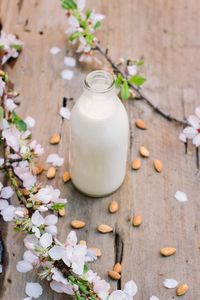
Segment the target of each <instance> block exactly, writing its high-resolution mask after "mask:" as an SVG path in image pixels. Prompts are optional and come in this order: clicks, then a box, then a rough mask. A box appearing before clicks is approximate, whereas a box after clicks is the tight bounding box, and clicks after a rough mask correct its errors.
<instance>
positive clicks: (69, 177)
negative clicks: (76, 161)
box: [63, 171, 71, 182]
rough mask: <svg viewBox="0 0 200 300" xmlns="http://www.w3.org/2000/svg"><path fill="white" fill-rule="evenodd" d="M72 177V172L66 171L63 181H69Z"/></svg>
mask: <svg viewBox="0 0 200 300" xmlns="http://www.w3.org/2000/svg"><path fill="white" fill-rule="evenodd" d="M70 179H71V176H70V173H69V172H67V171H65V172H64V173H63V181H64V182H68V181H69V180H70Z"/></svg>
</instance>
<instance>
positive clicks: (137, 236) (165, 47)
mask: <svg viewBox="0 0 200 300" xmlns="http://www.w3.org/2000/svg"><path fill="white" fill-rule="evenodd" d="M88 4H89V5H90V6H91V7H96V8H97V10H100V11H102V13H105V14H106V15H107V18H106V20H105V25H104V28H103V30H102V31H101V32H100V33H99V35H100V37H101V40H102V43H104V44H105V45H110V46H111V55H112V56H113V57H114V58H116V59H117V58H119V57H121V56H122V55H125V54H126V55H127V56H130V57H139V56H141V55H143V56H144V58H145V61H146V64H147V67H146V73H147V76H148V83H147V84H146V89H145V92H146V93H147V94H148V96H149V97H151V99H152V101H154V103H156V104H158V105H159V106H160V107H162V108H163V109H165V110H167V111H169V112H170V113H171V114H173V115H176V116H177V117H180V118H181V117H183V116H187V115H188V114H189V113H192V112H193V110H194V108H195V106H197V104H198V95H199V92H200V86H199V83H198V78H199V68H198V65H197V63H196V62H197V61H198V52H199V40H198V38H196V37H198V36H199V33H200V28H199V25H198V24H199V23H198V19H199V5H200V4H199V2H198V1H193V2H191V3H190V4H189V3H188V1H186V0H182V1H176V2H174V1H173V0H170V1H167V2H165V3H164V2H163V3H162V2H161V1H158V0H155V1H153V2H150V1H147V0H143V1H131V0H127V1H126V4H125V5H123V6H122V5H121V1H119V0H117V1H114V0H110V1H105V0H103V1H101V2H100V1H99V2H98V3H96V1H93V0H90V1H88ZM0 12H1V20H2V23H3V28H4V29H5V31H7V32H15V33H17V34H18V35H19V36H20V38H21V39H22V40H23V41H24V42H25V49H24V51H23V53H22V54H21V55H20V58H19V59H18V61H17V63H16V65H15V67H14V68H13V69H12V70H11V69H10V68H8V72H9V74H10V77H11V79H12V80H13V81H14V82H15V85H16V88H17V89H18V90H19V91H20V93H21V101H22V105H21V107H20V108H19V110H20V112H21V113H22V115H24V116H26V115H27V114H28V115H31V116H33V117H35V118H36V120H37V124H36V127H35V129H34V137H35V138H37V140H38V141H39V142H41V143H42V144H43V145H44V146H45V148H46V155H47V153H53V152H54V151H55V150H56V151H57V150H58V151H59V154H60V155H63V156H65V158H66V161H65V166H64V167H63V170H64V169H68V154H67V153H68V142H69V130H68V123H67V122H63V123H62V121H61V119H60V117H59V116H58V110H59V107H60V105H61V104H62V98H63V96H73V97H74V99H75V100H76V99H77V97H78V96H79V95H80V93H81V84H82V81H83V78H84V76H85V74H86V72H87V70H84V69H82V68H81V66H78V68H77V69H76V79H75V80H72V81H71V82H69V83H65V82H63V81H62V80H61V79H60V71H61V70H62V68H63V63H62V60H63V57H64V51H62V53H61V54H60V55H58V56H56V57H52V56H51V55H50V54H49V49H50V48H51V47H52V46H54V45H57V46H60V47H61V48H63V49H64V48H65V46H64V45H65V35H64V30H65V28H66V20H65V16H64V13H63V12H62V10H61V9H60V6H59V1H56V0H54V1H50V2H49V1H48V0H42V1H36V0H29V1H22V0H21V1H11V0H9V1H8V0H7V1H6V0H2V1H1V4H0ZM27 20H28V21H27ZM72 105H73V103H70V106H72ZM126 107H127V110H128V113H129V117H130V126H131V132H132V134H133V143H132V145H131V148H130V151H129V159H130V160H131V159H132V158H133V157H136V156H138V148H139V147H140V146H141V145H145V146H147V147H148V148H149V149H150V152H151V157H150V159H143V161H142V168H141V170H139V171H137V172H133V171H131V170H130V165H129V163H128V166H127V176H126V180H125V183H124V185H123V186H122V188H121V189H120V190H118V191H117V192H116V193H115V194H113V195H111V196H109V197H106V198H104V199H96V200H94V199H90V198H87V197H85V196H83V195H81V194H80V193H79V192H77V191H76V190H75V189H74V188H73V186H72V184H71V183H69V184H66V185H64V184H63V183H62V182H61V180H60V176H61V173H62V170H60V171H59V175H58V176H57V178H56V179H55V180H54V181H53V185H54V186H58V187H59V188H61V190H62V193H63V194H65V195H67V197H68V200H69V204H68V211H67V216H66V218H65V219H62V220H61V221H60V224H59V228H60V230H59V232H60V237H61V238H63V239H64V238H65V237H66V234H67V232H68V231H69V229H70V227H69V223H70V221H71V220H72V219H75V218H81V219H84V220H86V221H87V226H86V228H85V229H84V230H82V231H79V232H78V237H79V238H81V239H85V240H87V242H88V244H89V245H90V246H97V247H100V248H101V249H102V252H103V256H102V257H101V258H100V260H99V261H98V262H97V263H95V264H94V269H95V270H97V271H98V272H99V273H100V275H101V276H103V277H106V272H107V270H108V269H110V268H112V266H113V264H114V262H115V259H116V251H117V252H118V251H121V246H120V245H121V244H120V241H122V243H123V247H124V249H123V250H124V251H123V260H122V263H123V272H122V285H123V284H124V283H125V282H126V281H127V280H129V279H131V278H133V279H134V280H135V281H136V283H137V284H138V287H139V292H138V294H137V296H136V297H135V299H138V300H143V299H148V298H149V296H151V295H152V294H154V295H157V296H158V297H159V298H160V299H171V298H172V297H173V296H174V295H175V293H174V290H166V289H165V288H164V287H163V286H162V281H163V280H164V279H165V278H170V277H172V278H176V279H177V280H178V281H186V282H188V284H189V285H190V287H191V289H190V293H189V294H188V296H187V299H189V300H192V299H198V298H199V296H200V291H199V289H198V285H197V284H198V282H199V280H200V271H199V268H198V266H199V263H200V261H199V260H200V258H199V248H198V247H199V243H200V240H199V239H200V238H199V226H198V225H199V224H198V219H199V203H198V197H199V195H198V194H199V187H198V183H199V177H198V176H197V175H196V155H195V150H194V148H193V147H191V146H190V149H191V150H192V151H193V153H192V155H191V154H190V155H189V154H188V155H185V148H184V145H183V144H181V143H180V142H179V140H178V134H179V131H180V128H179V127H176V126H175V125H173V124H170V123H168V122H167V121H166V120H163V119H161V118H160V117H159V116H157V115H156V114H155V113H153V112H152V111H151V110H150V109H149V108H148V107H147V106H146V105H145V104H144V103H142V102H138V101H132V102H131V101H130V102H129V104H127V105H126ZM138 116H140V117H142V118H144V119H145V121H146V123H147V124H148V130H147V131H140V130H139V129H136V128H135V125H134V120H135V118H136V117H138ZM44 120H45V121H44ZM57 131H60V132H61V134H62V140H61V144H60V145H59V146H50V145H49V144H48V140H49V137H50V135H51V134H52V133H54V132H57ZM154 158H159V159H161V160H162V161H163V164H164V170H163V173H161V174H157V173H156V172H155V171H154V169H153V166H152V159H154ZM178 189H180V190H183V191H185V192H186V193H187V194H188V197H189V200H190V201H189V202H188V203H185V204H180V203H178V202H176V200H175V199H174V198H173V196H174V193H175V192H176V190H178ZM112 199H115V200H117V201H119V203H120V211H119V212H118V213H117V214H116V215H113V216H110V215H109V213H108V212H107V206H108V204H109V202H110V201H111V200H112ZM134 213H140V214H142V216H143V224H142V226H141V227H140V228H132V227H131V226H130V218H131V217H132V215H133V214H134ZM100 223H107V224H109V225H111V226H113V227H114V228H115V233H114V234H109V235H103V236H102V235H99V234H98V233H97V231H96V227H97V225H98V224H100ZM5 228H6V227H5ZM117 237H118V241H119V243H117ZM6 245H7V251H8V255H9V262H8V267H7V268H6V275H5V279H4V282H3V292H2V295H1V298H2V300H8V299H22V298H23V297H24V287H25V283H26V281H27V280H29V281H31V280H34V279H36V277H35V276H34V274H32V273H30V274H28V275H23V274H19V273H18V272H16V270H15V265H16V262H17V261H18V260H20V259H21V257H22V254H23V245H22V237H19V236H18V235H16V234H14V233H13V232H12V228H11V226H8V233H7V238H6ZM166 245H172V246H175V247H177V254H176V255H175V256H173V257H170V258H162V257H160V255H159V249H160V248H161V247H163V246H166ZM10 280H11V282H10ZM112 284H113V286H115V287H116V284H115V283H112ZM19 286H20V288H19ZM44 287H45V292H44V294H43V296H42V297H41V299H64V298H65V297H63V296H59V295H57V294H53V293H52V292H51V291H50V289H49V288H48V286H47V285H46V284H45V285H44ZM185 298H186V297H185ZM65 299H66V298H65Z"/></svg>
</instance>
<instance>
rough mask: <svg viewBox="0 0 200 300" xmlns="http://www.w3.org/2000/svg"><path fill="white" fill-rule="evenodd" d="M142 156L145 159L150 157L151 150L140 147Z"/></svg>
mask: <svg viewBox="0 0 200 300" xmlns="http://www.w3.org/2000/svg"><path fill="white" fill-rule="evenodd" d="M140 154H141V155H142V156H143V157H149V150H148V149H147V148H146V147H144V146H141V147H140Z"/></svg>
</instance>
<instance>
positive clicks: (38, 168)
mask: <svg viewBox="0 0 200 300" xmlns="http://www.w3.org/2000/svg"><path fill="white" fill-rule="evenodd" d="M43 171H44V165H42V164H38V165H37V166H34V167H33V169H32V173H33V175H40V174H42V172H43Z"/></svg>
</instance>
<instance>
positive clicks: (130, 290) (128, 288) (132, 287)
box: [124, 280, 138, 297]
mask: <svg viewBox="0 0 200 300" xmlns="http://www.w3.org/2000/svg"><path fill="white" fill-rule="evenodd" d="M137 291H138V287H137V285H136V283H135V282H134V281H133V280H130V281H128V282H127V283H126V284H125V286H124V292H125V293H126V294H128V295H129V296H132V297H133V296H135V295H136V294H137Z"/></svg>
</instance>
